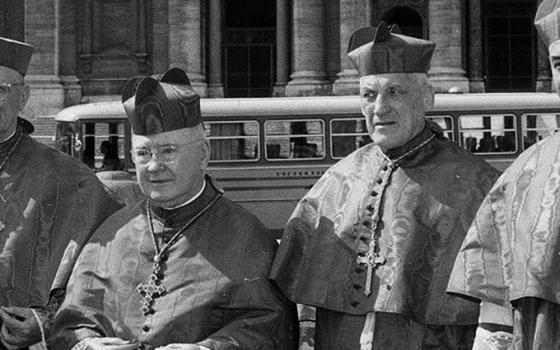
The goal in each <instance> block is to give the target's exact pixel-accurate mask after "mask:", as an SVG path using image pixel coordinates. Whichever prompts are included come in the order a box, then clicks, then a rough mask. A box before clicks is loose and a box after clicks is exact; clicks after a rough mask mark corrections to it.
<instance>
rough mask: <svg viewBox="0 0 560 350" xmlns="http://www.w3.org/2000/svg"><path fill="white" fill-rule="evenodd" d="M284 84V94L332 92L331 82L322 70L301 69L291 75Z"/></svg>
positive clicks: (321, 94) (324, 93)
mask: <svg viewBox="0 0 560 350" xmlns="http://www.w3.org/2000/svg"><path fill="white" fill-rule="evenodd" d="M291 78H292V80H291V81H290V82H289V83H288V84H287V85H286V96H325V95H330V94H331V92H332V84H331V83H330V82H329V81H328V80H326V75H325V73H324V72H317V71H301V72H296V73H294V74H292V75H291Z"/></svg>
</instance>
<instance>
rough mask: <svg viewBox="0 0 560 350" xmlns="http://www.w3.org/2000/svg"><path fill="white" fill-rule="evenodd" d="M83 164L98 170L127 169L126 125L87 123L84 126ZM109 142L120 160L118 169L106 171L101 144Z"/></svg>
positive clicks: (117, 123)
mask: <svg viewBox="0 0 560 350" xmlns="http://www.w3.org/2000/svg"><path fill="white" fill-rule="evenodd" d="M82 135H83V136H82V140H83V162H84V163H85V164H87V165H88V166H89V167H91V168H94V169H98V170H101V169H103V170H122V169H124V168H125V163H124V162H125V160H126V159H127V157H126V154H125V152H126V150H125V147H126V146H125V125H124V123H122V122H110V123H109V122H100V121H96V122H93V121H92V122H86V123H83V124H82ZM103 141H108V142H109V145H110V149H111V150H112V151H111V152H114V153H113V154H115V155H116V157H118V159H119V162H118V164H119V166H118V168H117V169H114V168H111V169H108V168H107V169H106V168H105V167H104V158H105V157H106V155H104V154H103V153H101V143H102V142H103Z"/></svg>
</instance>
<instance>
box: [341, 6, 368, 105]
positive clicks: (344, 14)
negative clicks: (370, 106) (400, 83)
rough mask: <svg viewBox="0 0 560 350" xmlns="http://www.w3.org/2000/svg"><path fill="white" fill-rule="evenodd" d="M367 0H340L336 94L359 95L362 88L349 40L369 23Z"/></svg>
mask: <svg viewBox="0 0 560 350" xmlns="http://www.w3.org/2000/svg"><path fill="white" fill-rule="evenodd" d="M366 3H367V1H362V0H340V33H339V38H340V72H339V73H338V74H337V79H336V81H335V82H334V85H333V94H335V95H357V94H358V93H359V90H360V82H359V77H358V71H357V70H356V69H355V68H354V65H353V64H352V62H351V61H350V59H349V58H348V56H347V51H348V42H349V41H350V37H351V36H352V34H353V33H354V32H355V31H356V30H357V29H359V28H362V27H365V26H367V25H368V24H369V18H368V9H367V5H366Z"/></svg>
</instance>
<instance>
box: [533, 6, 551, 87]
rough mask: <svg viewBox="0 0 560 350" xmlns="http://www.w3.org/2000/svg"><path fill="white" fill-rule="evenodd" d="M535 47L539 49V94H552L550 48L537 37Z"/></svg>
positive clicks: (537, 83)
mask: <svg viewBox="0 0 560 350" xmlns="http://www.w3.org/2000/svg"><path fill="white" fill-rule="evenodd" d="M541 2H543V0H538V1H537V6H538V5H540V4H541ZM535 45H536V47H537V81H536V91H539V92H551V91H552V90H553V89H554V86H553V84H551V83H552V72H551V71H550V61H549V59H548V57H549V53H548V47H547V46H546V44H545V43H544V41H542V40H541V38H540V37H539V36H538V35H537V36H536V42H535Z"/></svg>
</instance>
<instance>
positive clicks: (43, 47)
mask: <svg viewBox="0 0 560 350" xmlns="http://www.w3.org/2000/svg"><path fill="white" fill-rule="evenodd" d="M60 16H61V14H60V0H27V1H26V2H25V42H27V43H29V44H31V45H33V46H34V47H35V52H34V53H33V56H32V57H31V62H30V63H29V68H28V69H27V75H26V76H25V81H26V82H27V83H28V84H29V86H30V88H31V95H30V97H29V100H28V102H27V104H26V106H25V108H24V110H23V112H22V113H23V116H24V117H26V118H28V119H30V120H33V119H34V118H40V117H41V116H50V115H53V114H56V113H57V112H58V111H60V110H61V109H62V108H63V107H64V88H63V86H62V83H61V80H60V77H59V59H60V54H61V52H60V48H59V34H60V33H59V31H60Z"/></svg>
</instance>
